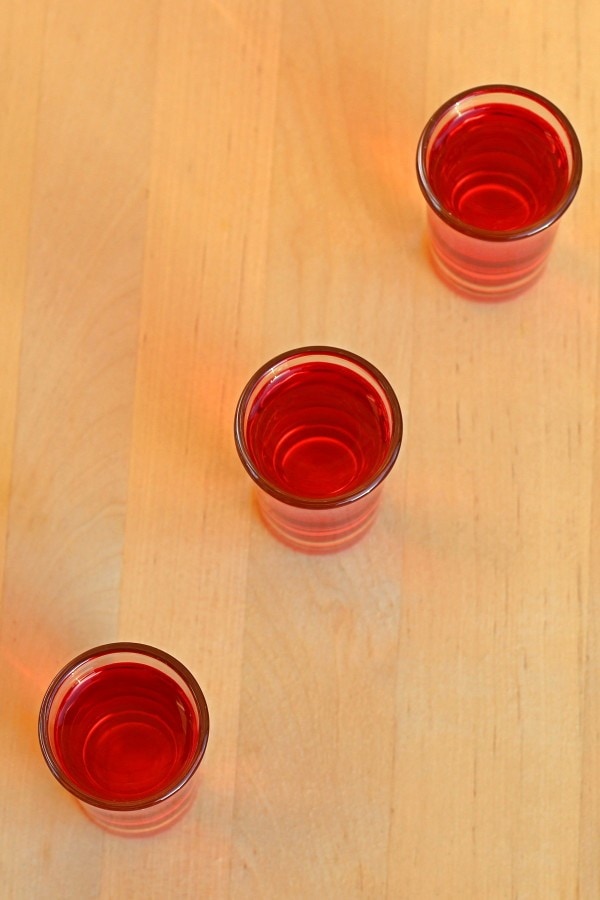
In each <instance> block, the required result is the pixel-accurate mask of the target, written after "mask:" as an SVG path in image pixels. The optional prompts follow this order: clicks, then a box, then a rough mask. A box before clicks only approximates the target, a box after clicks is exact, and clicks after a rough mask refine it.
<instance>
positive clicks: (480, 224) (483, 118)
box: [428, 103, 569, 231]
mask: <svg viewBox="0 0 600 900" xmlns="http://www.w3.org/2000/svg"><path fill="white" fill-rule="evenodd" d="M428 177H429V182H430V185H431V187H432V189H433V192H434V194H435V195H436V196H437V198H438V199H439V201H440V202H441V204H442V206H443V207H444V208H445V209H446V210H447V211H448V212H450V213H452V214H453V215H454V216H456V217H457V218H458V219H460V220H461V221H462V222H464V223H466V224H468V225H472V226H475V227H477V228H484V229H487V230H490V231H514V230H519V229H522V228H527V227H528V226H531V225H533V224H534V223H536V222H539V221H540V220H541V219H544V218H545V217H546V216H547V215H549V214H550V213H552V212H553V210H555V209H556V207H557V206H559V204H560V202H561V200H562V198H563V197H564V194H565V191H566V189H567V185H568V181H569V163H568V158H567V154H566V151H565V148H564V146H563V144H562V143H561V141H560V138H559V136H558V134H557V132H556V131H555V130H554V129H553V128H552V126H551V125H549V124H548V123H547V122H545V121H544V120H543V119H542V118H541V117H540V116H538V115H537V114H536V113H534V112H532V111H530V110H527V109H518V108H517V107H515V106H512V105H511V104H509V103H489V104H483V105H482V106H479V107H476V108H474V109H471V110H467V111H466V112H464V113H462V114H460V115H459V116H457V117H456V118H454V119H452V120H451V121H450V122H448V123H447V124H446V125H445V126H444V127H443V128H442V130H441V132H440V133H439V135H438V136H437V137H436V139H435V142H434V144H433V146H432V148H431V153H430V157H429V162H428Z"/></svg>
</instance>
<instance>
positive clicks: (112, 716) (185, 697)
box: [39, 642, 209, 837]
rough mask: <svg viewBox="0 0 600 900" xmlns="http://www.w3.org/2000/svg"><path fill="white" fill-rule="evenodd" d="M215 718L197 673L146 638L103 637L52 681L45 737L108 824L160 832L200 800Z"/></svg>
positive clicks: (67, 777)
mask: <svg viewBox="0 0 600 900" xmlns="http://www.w3.org/2000/svg"><path fill="white" fill-rule="evenodd" d="M208 731H209V718H208V708H207V705H206V700H205V699H204V695H203V693H202V691H201V689H200V686H199V685H198V683H197V681H196V680H195V678H194V677H193V675H192V674H191V673H190V672H189V671H188V670H187V669H186V668H185V666H183V665H182V664H181V663H180V662H179V661H178V660H176V659H175V658H174V657H172V656H170V655H169V654H168V653H165V652H163V651H162V650H158V649H157V648H155V647H150V646H148V645H146V644H135V643H128V642H119V643H113V644H103V645H102V646H99V647H95V648H93V649H92V650H89V651H87V652H86V653H82V654H81V655H79V656H77V657H76V658H75V659H73V660H71V662H69V663H67V665H66V666H64V667H63V668H62V669H61V670H60V672H58V674H57V675H56V676H55V677H54V679H53V680H52V682H51V684H50V686H49V687H48V690H47V691H46V693H45V695H44V698H43V700H42V704H41V707H40V714H39V739H40V746H41V749H42V753H43V755H44V758H45V760H46V762H47V764H48V766H49V768H50V771H51V772H52V774H53V775H54V776H55V777H56V778H57V779H58V781H59V782H60V783H61V784H62V785H63V787H65V788H66V789H67V790H68V791H70V793H71V794H73V795H74V796H75V797H76V798H77V800H79V802H80V804H81V806H82V808H83V810H84V812H85V813H86V814H87V815H88V816H89V817H90V818H91V819H92V820H93V821H94V822H95V823H96V824H98V825H100V826H102V827H103V828H105V829H106V830H108V831H111V832H114V833H116V834H121V835H125V836H134V837H137V836H143V835H150V834H155V833H156V832H158V831H162V830H164V829H165V828H168V827H169V826H171V825H172V824H173V823H174V822H176V821H177V820H178V819H180V818H181V816H183V815H184V813H185V812H187V810H188V809H189V808H190V806H191V805H192V803H193V800H194V796H195V784H194V780H193V779H192V776H193V775H194V773H195V771H196V769H197V768H198V766H199V764H200V761H201V759H202V757H203V755H204V751H205V749H206V744H207V741H208Z"/></svg>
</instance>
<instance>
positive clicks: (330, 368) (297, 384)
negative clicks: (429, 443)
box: [246, 360, 391, 499]
mask: <svg viewBox="0 0 600 900" xmlns="http://www.w3.org/2000/svg"><path fill="white" fill-rule="evenodd" d="M390 439H391V430H390V423H389V416H388V414H387V412H386V408H385V406H384V403H383V402H382V399H381V397H380V396H379V394H378V393H377V391H376V390H375V388H374V387H373V386H372V385H371V384H369V382H368V381H367V380H366V379H365V378H363V377H362V376H361V375H360V374H358V373H357V372H354V371H352V370H351V369H347V368H345V367H343V366H342V365H336V364H335V363H331V362H326V361H314V360H313V361H310V362H302V363H299V364H298V365H296V366H292V367H291V368H290V369H288V370H286V371H285V372H283V373H281V374H280V375H277V376H276V377H275V378H274V379H273V380H272V381H271V382H269V383H268V384H267V385H266V386H265V387H264V388H263V389H262V391H261V392H260V393H259V395H258V397H257V398H256V399H255V401H254V403H253V405H252V408H251V410H250V413H249V416H248V419H247V423H246V444H247V447H248V452H249V454H250V456H251V458H252V460H253V462H254V464H255V466H256V468H257V470H258V471H259V472H260V474H261V475H262V476H263V478H265V479H266V480H267V481H270V482H271V483H272V484H274V485H275V486H276V487H277V488H279V489H280V490H283V491H285V492H287V493H290V494H292V495H294V496H296V497H303V498H310V499H315V498H320V499H325V498H333V497H336V496H339V495H341V494H345V493H348V492H351V491H353V490H357V489H359V488H360V487H362V486H364V485H365V484H367V483H368V482H369V480H370V479H371V478H372V477H374V475H376V474H377V473H378V471H379V470H380V468H381V466H382V465H383V463H384V462H385V460H386V457H387V453H388V450H389V446H390Z"/></svg>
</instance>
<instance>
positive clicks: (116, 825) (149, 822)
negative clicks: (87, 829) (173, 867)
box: [78, 783, 197, 837]
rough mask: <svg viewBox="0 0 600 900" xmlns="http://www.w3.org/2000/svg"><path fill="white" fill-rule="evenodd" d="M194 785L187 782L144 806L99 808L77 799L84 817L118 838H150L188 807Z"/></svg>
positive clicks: (195, 790)
mask: <svg viewBox="0 0 600 900" xmlns="http://www.w3.org/2000/svg"><path fill="white" fill-rule="evenodd" d="M196 793H197V788H196V785H194V784H193V783H188V784H187V785H185V786H184V787H183V788H181V790H179V791H177V793H176V794H173V795H172V796H171V797H167V799H166V800H162V801H161V802H160V803H156V804H154V806H149V807H147V808H146V809H131V810H119V809H101V808H100V807H99V806H91V805H90V804H89V803H84V802H83V801H81V800H79V801H78V802H79V805H80V806H81V808H82V809H83V811H84V813H85V814H86V816H87V817H88V818H89V819H91V820H92V822H93V823H94V824H95V825H98V826H100V828H103V829H104V830H105V831H108V832H110V833H111V834H117V835H119V836H121V837H151V836H152V835H154V834H159V833H160V832H162V831H166V830H167V828H171V827H172V826H173V825H175V823H176V822H178V821H179V820H180V819H181V818H183V816H185V814H186V813H187V812H188V811H189V810H190V809H191V807H192V806H193V804H194V801H195V799H196Z"/></svg>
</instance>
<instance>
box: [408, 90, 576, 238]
mask: <svg viewBox="0 0 600 900" xmlns="http://www.w3.org/2000/svg"><path fill="white" fill-rule="evenodd" d="M485 94H509V95H513V96H514V97H523V98H524V99H527V100H529V101H531V102H532V103H534V104H537V105H538V106H540V107H543V109H544V110H545V111H546V112H547V113H549V114H550V115H551V116H552V117H554V119H555V120H556V121H557V122H558V124H559V125H560V127H561V128H562V129H563V131H564V133H565V135H566V136H567V138H568V141H569V146H570V151H571V155H572V170H571V175H570V178H569V183H568V185H567V189H566V190H565V193H564V196H563V197H562V199H561V201H560V203H558V204H557V205H556V206H555V207H554V208H553V209H552V210H551V211H550V212H549V213H548V214H547V215H545V216H543V217H542V218H541V219H538V220H536V221H535V222H533V223H532V224H531V225H528V226H526V227H524V228H515V229H509V230H506V231H494V230H493V229H488V228H479V227H477V226H475V225H470V224H469V223H468V222H464V221H463V220H462V219H460V218H459V217H458V216H455V215H453V214H452V213H450V212H448V210H446V208H445V207H444V205H443V204H442V203H441V202H440V200H439V199H438V197H437V195H436V194H435V192H434V190H433V188H432V186H431V184H430V182H429V178H428V175H427V166H426V156H427V150H428V147H429V142H430V139H431V136H432V134H433V132H434V130H435V128H436V126H437V125H438V123H439V121H440V120H441V119H442V118H443V117H444V115H445V114H446V113H447V112H448V111H449V110H450V109H452V107H453V106H456V105H457V104H459V103H460V102H461V101H464V100H467V99H470V98H476V97H478V96H480V95H485ZM416 166H417V178H418V182H419V187H420V188H421V192H422V193H423V196H424V197H425V200H426V201H427V204H428V206H429V208H430V210H431V211H432V212H434V213H435V214H436V215H437V216H439V218H440V219H442V220H443V221H444V222H445V223H446V224H447V225H449V226H450V227H451V228H453V229H454V230H455V231H460V232H462V233H463V234H465V235H468V236H469V237H473V238H479V239H480V240H484V241H495V242H508V241H517V240H522V239H523V238H527V237H531V236H532V235H534V234H538V233H539V232H541V231H544V230H545V229H547V228H550V227H551V226H552V225H554V224H555V223H556V222H557V221H558V220H559V219H560V218H561V216H562V215H563V213H564V212H565V211H566V210H567V209H568V207H569V206H570V205H571V203H572V201H573V199H574V197H575V194H576V193H577V190H578V188H579V184H580V182H581V175H582V170H583V159H582V152H581V144H580V143H579V138H578V137H577V133H576V131H575V129H574V128H573V126H572V125H571V122H570V121H569V119H568V118H567V117H566V116H565V114H564V113H563V112H562V110H561V109H559V107H558V106H556V105H555V104H554V103H553V102H552V101H551V100H548V99H547V98H546V97H544V96H543V95H542V94H539V93H537V92H536V91H533V90H530V89H529V88H524V87H520V86H519V85H514V84H482V85H478V86H476V87H472V88H467V89H466V90H464V91H460V92H459V93H458V94H455V95H454V96H453V97H450V99H448V100H446V101H445V102H444V103H442V105H441V106H440V107H438V109H437V110H436V111H435V112H434V113H433V115H432V116H430V118H429V119H428V121H427V123H426V124H425V127H424V128H423V131H422V132H421V136H420V138H419V142H418V144H417V154H416Z"/></svg>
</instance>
